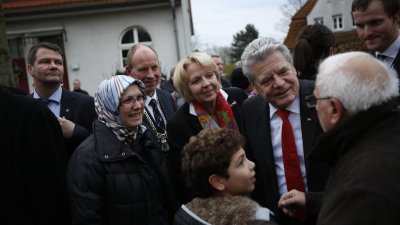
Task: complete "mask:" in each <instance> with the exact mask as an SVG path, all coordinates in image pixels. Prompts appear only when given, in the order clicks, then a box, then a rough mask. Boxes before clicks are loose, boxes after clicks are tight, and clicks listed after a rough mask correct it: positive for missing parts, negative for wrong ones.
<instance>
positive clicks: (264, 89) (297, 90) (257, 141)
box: [242, 38, 328, 224]
mask: <svg viewBox="0 0 400 225" xmlns="http://www.w3.org/2000/svg"><path fill="white" fill-rule="evenodd" d="M242 63H243V72H244V74H245V75H246V76H247V77H248V78H249V80H250V82H251V83H252V84H253V85H254V87H255V88H256V90H257V92H258V94H259V95H258V96H255V97H251V98H249V99H247V100H246V101H245V102H244V103H243V105H242V113H243V120H242V123H243V132H244V134H245V137H246V140H247V144H246V153H247V155H248V157H249V159H250V160H253V161H254V162H255V163H256V180H257V181H256V185H255V190H254V192H253V194H252V195H253V198H254V199H255V200H256V201H258V202H259V203H260V204H261V205H263V206H265V207H267V208H269V209H271V210H272V211H273V212H274V213H275V214H276V216H277V220H278V222H281V223H282V224H303V222H309V221H307V220H306V216H304V215H301V214H299V215H298V217H297V220H291V219H290V218H288V217H287V216H284V214H281V212H280V211H279V210H278V201H279V197H280V196H281V195H282V194H284V193H286V192H288V191H290V190H292V189H302V190H304V191H307V190H308V191H310V190H322V189H323V187H324V184H325V181H326V179H327V171H328V169H327V166H326V167H325V166H323V165H318V164H316V163H315V164H314V163H311V162H310V161H309V160H308V158H307V154H308V153H309V151H310V150H311V147H312V142H313V138H314V136H315V135H316V134H317V133H319V132H322V129H321V128H320V126H319V123H318V118H317V115H316V112H315V109H310V108H308V107H307V106H306V105H305V102H304V96H306V95H310V94H312V92H313V90H314V83H313V82H312V81H300V82H299V80H298V79H297V76H296V70H295V69H294V66H293V64H292V58H291V55H290V52H289V50H288V49H287V47H285V46H284V45H283V44H281V43H279V42H277V41H276V40H274V39H273V38H259V39H256V40H254V41H253V42H252V43H250V44H249V46H248V47H247V48H246V49H245V50H244V52H243V55H242Z"/></svg>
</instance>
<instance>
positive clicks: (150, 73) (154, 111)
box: [126, 44, 176, 151]
mask: <svg viewBox="0 0 400 225" xmlns="http://www.w3.org/2000/svg"><path fill="white" fill-rule="evenodd" d="M127 62H128V65H127V66H126V74H128V75H129V76H131V77H133V78H135V79H138V80H141V81H142V82H143V83H144V85H145V86H146V95H147V96H148V98H146V101H145V113H144V117H143V122H144V123H145V124H146V125H147V127H149V128H150V129H152V130H153V132H155V134H156V136H157V138H158V141H159V144H160V145H161V148H162V150H163V151H168V150H169V147H168V144H167V132H166V125H167V121H168V119H169V118H170V117H171V116H172V115H173V114H174V113H175V111H176V106H175V103H174V100H173V98H172V96H171V94H169V93H168V92H166V91H164V90H161V89H158V88H157V86H158V84H159V83H160V63H159V60H158V55H157V53H156V51H155V50H154V49H152V48H151V47H149V46H146V45H142V44H136V45H133V46H132V47H131V49H129V52H128V56H127Z"/></svg>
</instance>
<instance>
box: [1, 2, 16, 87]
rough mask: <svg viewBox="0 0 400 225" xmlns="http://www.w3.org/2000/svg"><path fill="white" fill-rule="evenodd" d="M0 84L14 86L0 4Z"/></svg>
mask: <svg viewBox="0 0 400 225" xmlns="http://www.w3.org/2000/svg"><path fill="white" fill-rule="evenodd" d="M0 84H2V85H5V86H9V87H15V81H14V77H13V70H12V67H11V61H10V53H9V50H8V41H7V36H6V26H5V24H4V15H3V8H2V6H1V4H0Z"/></svg>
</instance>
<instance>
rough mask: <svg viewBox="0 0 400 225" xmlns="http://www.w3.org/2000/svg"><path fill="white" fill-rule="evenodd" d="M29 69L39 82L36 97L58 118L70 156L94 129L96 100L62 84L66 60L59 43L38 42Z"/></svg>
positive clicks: (29, 56) (30, 58)
mask: <svg viewBox="0 0 400 225" xmlns="http://www.w3.org/2000/svg"><path fill="white" fill-rule="evenodd" d="M28 72H29V73H30V74H31V76H32V78H33V81H34V83H35V90H34V92H33V98H35V99H38V100H39V101H40V102H42V103H43V104H45V105H46V106H47V107H48V108H49V109H50V110H51V111H52V112H53V114H54V115H55V116H56V117H57V118H58V121H59V123H60V125H61V129H62V133H63V136H64V140H65V143H66V149H67V154H68V155H69V156H70V155H71V154H72V152H73V151H74V150H75V148H76V147H78V145H79V144H80V143H81V142H82V141H83V140H85V139H86V137H88V136H89V134H90V133H91V130H92V122H93V120H94V119H95V118H97V115H96V112H95V110H94V100H93V98H92V97H90V96H85V95H82V94H77V93H74V92H70V91H68V90H66V89H63V88H62V85H61V84H62V81H63V76H64V63H63V57H62V53H61V49H60V47H59V46H58V45H56V44H52V43H47V42H42V43H39V44H37V45H34V46H33V47H32V48H31V49H30V50H29V53H28Z"/></svg>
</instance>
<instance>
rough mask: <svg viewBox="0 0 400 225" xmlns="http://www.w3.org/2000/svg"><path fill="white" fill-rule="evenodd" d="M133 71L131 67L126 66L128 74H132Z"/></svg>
mask: <svg viewBox="0 0 400 225" xmlns="http://www.w3.org/2000/svg"><path fill="white" fill-rule="evenodd" d="M131 71H132V69H131V67H129V66H125V73H126V75H128V76H131Z"/></svg>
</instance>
